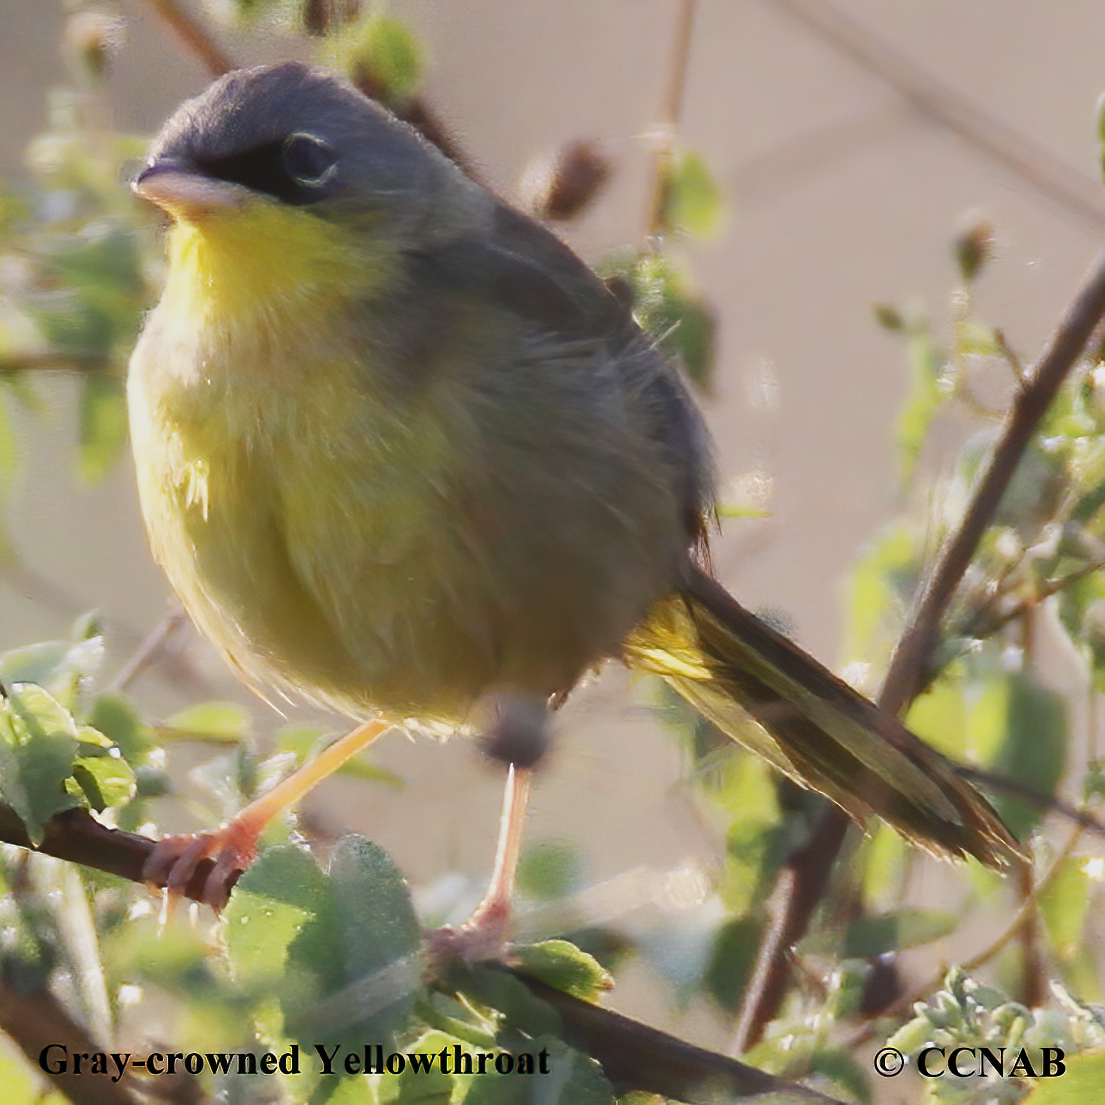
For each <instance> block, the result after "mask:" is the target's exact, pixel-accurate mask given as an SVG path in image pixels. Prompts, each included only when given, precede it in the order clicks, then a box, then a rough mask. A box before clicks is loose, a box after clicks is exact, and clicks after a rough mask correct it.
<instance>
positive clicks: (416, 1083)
mask: <svg viewBox="0 0 1105 1105" xmlns="http://www.w3.org/2000/svg"><path fill="white" fill-rule="evenodd" d="M454 1048H459V1050H460V1053H462V1054H463V1053H467V1052H468V1051H469V1050H470V1049H469V1047H468V1045H467V1044H465V1043H464V1042H463V1041H462V1040H458V1039H456V1038H455V1037H453V1036H448V1035H446V1034H445V1033H444V1032H438V1031H436V1030H434V1031H430V1032H425V1033H423V1034H422V1035H421V1036H419V1037H418V1039H417V1040H415V1041H414V1043H412V1044H410V1045H409V1046H408V1047H405V1048H403V1051H404V1052H405V1053H406V1054H407V1055H408V1056H409V1055H410V1054H411V1053H414V1054H415V1055H420V1056H428V1057H429V1063H430V1066H429V1069H426V1068H425V1067H423V1068H422V1069H421V1070H419V1069H417V1068H415V1066H414V1064H412V1063H408V1065H407V1066H406V1068H405V1069H404V1071H403V1073H402V1074H390V1073H389V1074H385V1075H384V1076H383V1077H382V1078H381V1079H380V1102H381V1105H384V1103H386V1105H449V1102H450V1100H451V1099H452V1095H453V1092H454V1087H455V1086H456V1081H455V1080H454V1078H453V1076H452V1074H446V1073H445V1072H444V1071H443V1070H442V1069H441V1067H442V1064H441V1061H440V1059H439V1058H438V1056H439V1055H440V1053H441V1051H442V1050H445V1051H446V1058H448V1059H451V1058H452V1055H453V1054H455V1052H454V1051H453V1049H454ZM450 1067H452V1063H451V1062H450Z"/></svg>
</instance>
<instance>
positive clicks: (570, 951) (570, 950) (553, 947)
mask: <svg viewBox="0 0 1105 1105" xmlns="http://www.w3.org/2000/svg"><path fill="white" fill-rule="evenodd" d="M514 956H515V957H516V958H517V960H518V967H519V969H520V970H522V971H524V972H525V973H526V974H529V975H533V977H534V978H537V979H540V980H541V981H542V982H544V983H546V984H547V985H549V986H551V987H552V988H553V989H554V990H560V991H562V992H563V993H565V994H571V996H572V997H574V998H579V999H580V1001H591V1002H593V1001H598V999H599V997H600V996H601V995H602V994H603V993H605V992H606V991H607V990H610V989H612V987H613V985H614V979H613V977H612V976H611V975H610V974H608V973H607V971H606V970H604V969H603V967H602V965H601V964H600V963H599V962H598V960H596V959H593V958H592V957H591V956H589V955H588V954H587V953H586V952H585V951H582V950H580V949H579V948H577V947H576V946H575V944H571V943H569V942H568V941H567V940H545V941H542V942H541V943H540V944H522V945H520V946H517V947H515V948H514Z"/></svg>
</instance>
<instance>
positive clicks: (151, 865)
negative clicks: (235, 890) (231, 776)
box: [142, 819, 258, 912]
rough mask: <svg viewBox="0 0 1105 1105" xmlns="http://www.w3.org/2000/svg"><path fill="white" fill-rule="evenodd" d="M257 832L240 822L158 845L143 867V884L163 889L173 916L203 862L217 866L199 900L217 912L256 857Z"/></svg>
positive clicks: (168, 837)
mask: <svg viewBox="0 0 1105 1105" xmlns="http://www.w3.org/2000/svg"><path fill="white" fill-rule="evenodd" d="M257 837H258V833H257V831H256V830H255V829H254V828H253V827H252V826H249V825H243V824H242V823H241V822H239V821H238V820H237V819H232V820H231V821H228V822H227V823H226V824H225V825H224V826H223V827H222V828H221V829H219V830H218V831H216V832H213V833H184V834H181V835H179V836H167V837H165V838H164V839H163V840H160V841H158V843H157V845H156V847H155V848H154V850H153V851H152V852H151V853H150V855H149V857H148V858H147V860H146V862H145V864H143V866H142V878H143V880H144V881H145V882H146V883H148V884H151V885H153V886H156V887H164V889H165V892H166V911H167V912H171V911H172V909H173V908H174V906H175V905H176V903H177V902H178V901H179V900H180V898H181V897H183V896H184V892H185V890H186V888H187V886H188V884H189V883H190V882H191V881H192V878H193V876H194V875H195V874H196V870H197V869H198V867H199V865H200V864H201V863H202V862H203V861H204V860H208V859H209V860H214V866H213V867H212V869H211V871H210V873H209V874H208V875H207V878H206V879H205V880H204V883H203V890H202V892H201V893H200V894H199V896H198V899H197V900H199V901H202V902H203V903H205V904H206V905H209V906H211V908H212V909H214V910H215V911H216V912H218V911H219V910H221V909H222V908H223V907H224V906H225V905H226V903H227V902H228V901H229V900H230V888H231V886H232V885H233V884H234V882H235V881H236V880H237V876H238V875H240V874H241V873H242V872H243V871H244V870H245V869H246V868H247V867H248V866H249V865H250V864H251V863H252V862H253V860H254V858H255V857H256V855H257Z"/></svg>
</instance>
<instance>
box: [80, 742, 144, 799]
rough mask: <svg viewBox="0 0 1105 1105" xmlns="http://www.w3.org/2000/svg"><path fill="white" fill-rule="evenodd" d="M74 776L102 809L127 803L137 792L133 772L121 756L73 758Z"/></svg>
mask: <svg viewBox="0 0 1105 1105" xmlns="http://www.w3.org/2000/svg"><path fill="white" fill-rule="evenodd" d="M82 732H83V730H82ZM73 778H74V779H75V780H76V781H77V783H78V784H79V785H80V788H81V790H82V791H83V792H84V795H85V797H86V798H87V799H88V804H89V805H90V806H91V807H92V808H93V809H94V810H96V811H97V812H99V813H102V812H103V811H104V810H106V809H108V808H109V807H111V806H122V805H125V804H126V803H127V802H129V801H130V800H131V799H132V798H133V797H134V794H135V781H134V772H133V771H132V770H131V768H130V765H129V764H128V763H127V762H126V760H124V759H123V758H122V757H121V756H79V757H78V758H77V759H76V760H74V761H73Z"/></svg>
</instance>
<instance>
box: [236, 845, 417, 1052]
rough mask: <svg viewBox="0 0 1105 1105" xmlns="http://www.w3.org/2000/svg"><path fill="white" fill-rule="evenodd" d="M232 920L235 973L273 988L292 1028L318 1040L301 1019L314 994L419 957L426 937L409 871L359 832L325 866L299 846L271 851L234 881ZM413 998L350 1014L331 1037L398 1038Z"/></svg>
mask: <svg viewBox="0 0 1105 1105" xmlns="http://www.w3.org/2000/svg"><path fill="white" fill-rule="evenodd" d="M227 923H228V927H227V946H228V949H229V951H230V955H231V960H232V962H233V963H234V964H235V971H236V973H238V975H239V977H241V978H242V979H243V980H245V981H247V982H249V984H250V985H252V986H254V987H265V988H267V989H268V990H269V991H270V992H272V993H275V994H276V995H277V996H278V997H279V999H280V1002H281V1005H282V1007H283V1010H284V1017H285V1022H286V1027H285V1030H286V1031H288V1032H289V1033H291V1034H292V1035H293V1036H295V1035H297V1034H298V1033H300V1032H303V1033H304V1034H305V1035H304V1041H305V1042H307V1043H309V1042H310V1039H313V1038H318V1037H317V1032H318V1029H317V1028H316V1027H313V1024H312V1022H310V1021H309V1020H304V1019H303V1018H304V1017H309V1016H310V1015H311V1006H312V1004H313V1003H314V1002H315V1001H317V1000H319V999H321V998H325V997H327V996H332V995H334V994H336V993H338V992H339V991H343V990H345V989H346V988H347V987H349V986H351V985H352V984H354V983H363V982H365V981H366V980H368V982H369V984H371V976H373V975H374V974H376V973H377V972H379V971H380V970H382V969H383V968H385V967H388V966H389V965H391V964H393V963H395V962H396V961H398V960H401V959H403V958H405V957H408V956H411V955H413V953H414V952H415V951H416V950H417V949H418V946H419V936H420V934H419V927H418V920H417V918H416V917H415V914H414V910H413V908H412V906H411V903H410V896H409V894H408V893H407V889H406V886H405V884H404V882H403V878H402V876H401V875H400V873H399V872H398V871H397V870H396V868H395V866H394V864H392V862H391V860H390V859H389V858H388V856H387V854H386V853H385V852H384V851H383V850H382V849H381V848H379V847H378V846H377V845H375V844H372V843H370V842H369V841H366V840H363V839H361V838H360V837H345V838H344V839H343V840H342V841H341V842H340V843H339V844H338V846H337V848H336V849H335V852H334V855H333V857H332V859H331V863H330V869H329V871H328V872H326V873H323V872H322V871H320V870H319V868H318V866H317V864H315V862H314V860H313V859H312V858H311V856H310V855H309V854H308V853H307V852H306V851H304V850H303V849H301V848H296V847H293V846H290V845H285V846H282V847H277V848H270V849H266V850H265V851H264V852H262V854H261V856H260V857H259V858H258V860H257V861H256V862H255V863H254V864H253V865H252V866H251V867H250V869H249V870H248V871H247V872H246V873H245V874H244V875H243V876H242V878H241V880H240V881H239V883H238V885H237V886H236V887H235V890H234V893H233V894H232V895H231V899H230V904H229V905H228V907H227ZM359 1000H360V999H358V1001H359ZM411 1000H412V995H409V994H408V995H401V996H399V997H398V998H395V997H394V996H389V998H388V1000H387V1002H386V1004H385V1006H384V1007H383V1008H379V1009H378V1008H375V1007H372V1008H370V1009H369V1011H368V1012H366V1014H365V1016H363V1017H361V1018H359V1019H358V1018H356V1017H354V1018H353V1020H354V1021H355V1022H356V1023H344V1022H343V1026H342V1030H341V1031H340V1032H338V1033H337V1034H336V1036H335V1037H334V1039H333V1042H334V1043H338V1042H348V1041H350V1040H352V1038H353V1037H354V1036H356V1037H357V1038H358V1039H359V1040H360V1041H362V1042H363V1041H364V1040H379V1041H381V1042H384V1041H388V1040H390V1039H391V1037H392V1034H393V1033H394V1031H395V1029H396V1026H397V1025H398V1023H399V1021H400V1020H401V1019H402V1018H404V1017H405V1016H406V1013H407V1010H408V1009H409V1006H410V1003H411ZM357 1007H358V1006H357V1003H356V1002H355V1003H354V1005H353V1008H357Z"/></svg>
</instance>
